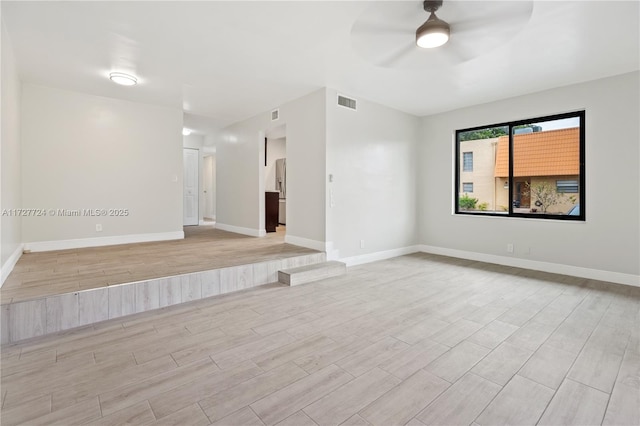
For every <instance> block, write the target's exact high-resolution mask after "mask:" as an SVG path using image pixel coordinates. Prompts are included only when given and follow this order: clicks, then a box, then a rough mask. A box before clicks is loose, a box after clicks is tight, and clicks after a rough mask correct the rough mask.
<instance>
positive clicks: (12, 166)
mask: <svg viewBox="0 0 640 426" xmlns="http://www.w3.org/2000/svg"><path fill="white" fill-rule="evenodd" d="M1 26H2V74H1V77H2V78H1V80H2V87H1V98H2V117H1V122H0V127H2V146H1V148H0V158H1V162H2V165H1V167H2V173H1V174H2V177H1V187H2V196H1V200H0V210H4V209H16V208H20V207H22V202H21V198H22V194H21V189H20V186H21V178H20V175H21V171H20V157H21V149H20V102H21V93H20V92H21V87H20V80H19V78H18V72H17V69H16V62H15V59H14V56H13V49H12V47H11V43H10V39H9V35H8V33H7V31H6V29H5V26H4V21H2V25H1ZM0 229H1V231H0V232H1V234H0V239H1V240H2V244H1V246H0V259H1V265H2V280H0V285H2V284H1V283H2V282H4V279H5V278H6V277H7V276H8V275H9V273H10V272H11V270H12V269H13V266H14V264H15V262H16V261H17V259H18V258H19V256H20V254H21V253H22V251H21V247H22V244H21V243H22V220H21V218H20V217H15V216H8V215H3V216H2V226H1V227H0Z"/></svg>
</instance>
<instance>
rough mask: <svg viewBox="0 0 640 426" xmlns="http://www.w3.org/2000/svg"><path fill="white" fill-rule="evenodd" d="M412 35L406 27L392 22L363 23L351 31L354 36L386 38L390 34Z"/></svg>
mask: <svg viewBox="0 0 640 426" xmlns="http://www.w3.org/2000/svg"><path fill="white" fill-rule="evenodd" d="M407 33H411V31H408V30H407V26H406V25H401V24H397V23H391V22H384V23H382V22H367V21H361V22H358V23H357V24H356V25H354V26H353V28H352V29H351V34H354V35H374V36H385V35H389V34H395V35H398V34H407Z"/></svg>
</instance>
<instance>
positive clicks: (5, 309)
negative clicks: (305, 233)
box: [0, 226, 326, 343]
mask: <svg viewBox="0 0 640 426" xmlns="http://www.w3.org/2000/svg"><path fill="white" fill-rule="evenodd" d="M185 234H186V238H185V239H184V240H179V241H164V242H156V243H141V244H127V245H120V246H110V247H96V248H86V249H74V250H59V251H55V252H43V253H30V254H25V255H23V257H22V258H21V259H20V261H19V262H18V264H17V265H16V268H15V269H14V271H13V272H12V274H11V275H10V276H9V278H8V280H7V282H5V285H4V286H3V287H2V289H0V298H1V301H2V304H1V307H0V309H1V310H0V315H1V317H0V323H1V326H2V328H1V330H0V337H1V339H0V340H1V342H2V343H12V342H17V341H20V340H24V339H29V338H32V337H38V336H42V335H45V334H51V333H57V332H60V331H65V330H70V329H72V328H76V327H81V326H86V325H89V324H93V323H97V322H100V321H104V320H107V319H112V318H119V317H123V316H126V315H131V314H135V313H140V312H145V311H149V310H153V309H159V308H163V307H166V306H171V305H176V304H179V303H184V302H190V301H193V300H198V299H204V298H207V297H212V296H216V295H220V294H226V293H231V292H234V291H238V290H244V289H248V288H252V287H256V286H260V285H264V284H268V283H273V282H277V281H278V271H279V270H282V269H289V268H295V267H300V266H305V265H310V264H315V263H320V262H324V261H326V255H325V253H321V252H317V251H315V250H310V249H307V248H304V247H298V246H294V245H291V244H285V243H284V232H282V230H280V232H277V233H275V234H270V235H269V236H267V237H264V238H253V237H247V236H244V235H239V234H234V233H231V232H225V231H220V230H216V229H214V228H213V227H212V226H199V227H186V228H185Z"/></svg>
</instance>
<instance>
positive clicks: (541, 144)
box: [454, 111, 585, 221]
mask: <svg viewBox="0 0 640 426" xmlns="http://www.w3.org/2000/svg"><path fill="white" fill-rule="evenodd" d="M584 121H585V112H584V111H577V112H572V113H566V114H558V115H552V116H546V117H538V118H532V119H526V120H518V121H512V122H507V123H500V124H495V125H489V126H483V127H474V128H470V129H462V130H457V131H456V140H455V144H456V146H455V148H456V149H455V152H456V154H455V170H456V174H455V191H454V200H455V201H454V202H455V213H456V214H481V215H493V216H513V217H530V218H540V219H566V220H582V221H584V219H585V208H584V202H585V187H584V182H585V160H584V156H585V146H584V145H585V130H584V129H585V123H584ZM470 182H473V183H472V185H471V186H469V183H470ZM470 188H472V190H469V189H470ZM471 193H473V194H471ZM576 206H578V208H575V207H576ZM578 211H579V212H580V213H579V214H576V213H575V212H578ZM570 212H571V214H570Z"/></svg>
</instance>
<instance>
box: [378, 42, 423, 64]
mask: <svg viewBox="0 0 640 426" xmlns="http://www.w3.org/2000/svg"><path fill="white" fill-rule="evenodd" d="M416 49H417V47H416V45H415V44H414V43H410V44H407V45H405V46H402V47H401V48H400V49H397V50H396V51H395V52H393V53H391V54H389V55H386V56H385V57H384V58H382V60H380V61H377V62H376V65H377V66H379V67H384V68H392V67H394V66H395V65H396V64H397V63H398V62H400V61H402V60H403V59H404V58H405V57H407V56H408V55H410V54H411V53H412V52H414V51H415V50H416Z"/></svg>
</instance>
